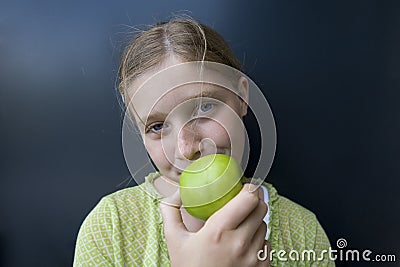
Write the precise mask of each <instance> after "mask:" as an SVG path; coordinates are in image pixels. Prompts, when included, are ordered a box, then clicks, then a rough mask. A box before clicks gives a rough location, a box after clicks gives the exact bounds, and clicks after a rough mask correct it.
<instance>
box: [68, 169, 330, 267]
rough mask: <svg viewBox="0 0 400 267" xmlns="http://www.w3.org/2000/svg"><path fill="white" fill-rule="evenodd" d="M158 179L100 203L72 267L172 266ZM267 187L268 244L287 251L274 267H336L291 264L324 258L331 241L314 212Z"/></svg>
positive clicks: (78, 243) (320, 263)
mask: <svg viewBox="0 0 400 267" xmlns="http://www.w3.org/2000/svg"><path fill="white" fill-rule="evenodd" d="M157 177H159V174H158V173H151V174H149V175H148V176H147V177H146V179H145V182H144V183H142V184H140V185H138V186H135V187H130V188H126V189H122V190H119V191H117V192H115V193H112V194H110V195H108V196H105V197H103V198H102V199H101V201H100V202H99V203H98V204H97V205H96V207H95V208H94V209H93V210H92V211H91V212H90V213H89V215H88V216H87V217H86V219H85V220H84V222H83V224H82V226H81V228H80V230H79V234H78V238H77V241H76V248H75V257H74V266H85V267H87V266H124V267H125V266H170V261H169V256H168V250H167V245H166V242H165V237H164V232H163V222H162V217H161V212H160V210H159V203H160V201H161V199H162V196H161V195H160V194H158V192H157V191H156V189H155V188H154V186H153V181H154V179H156V178H157ZM263 185H264V186H265V187H266V188H267V190H268V194H269V201H268V206H269V209H270V223H269V225H268V228H270V235H269V239H268V241H269V243H270V244H271V248H272V249H273V250H275V251H276V252H278V251H279V250H285V251H286V252H287V254H286V258H287V259H288V260H287V261H280V260H278V258H277V257H275V255H273V258H272V262H271V266H335V264H334V262H333V261H330V260H328V257H327V254H326V253H325V254H324V255H325V257H324V260H320V261H315V262H313V261H301V259H302V258H301V257H300V260H297V261H290V258H294V257H295V254H292V257H289V252H290V251H291V250H296V251H297V252H298V253H299V254H300V255H301V253H302V251H304V250H314V252H315V253H316V255H317V256H318V255H321V251H322V250H328V248H329V246H330V244H329V240H328V238H327V236H326V234H325V232H324V230H323V229H322V227H321V225H320V224H319V222H318V220H317V218H316V217H315V215H314V214H313V213H312V212H310V211H309V210H307V209H305V208H303V207H302V206H300V205H298V204H296V203H294V202H292V201H291V200H289V199H287V198H285V197H283V196H280V195H278V193H277V191H276V189H275V188H274V187H273V186H272V185H271V184H269V183H265V182H264V183H263ZM256 256H257V255H255V257H256ZM306 259H307V258H306Z"/></svg>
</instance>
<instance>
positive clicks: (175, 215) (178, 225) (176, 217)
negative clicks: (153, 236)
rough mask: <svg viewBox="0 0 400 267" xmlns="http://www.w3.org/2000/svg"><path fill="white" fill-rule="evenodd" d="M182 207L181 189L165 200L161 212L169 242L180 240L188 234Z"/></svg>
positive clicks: (162, 202) (161, 205) (161, 204)
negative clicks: (180, 237)
mask: <svg viewBox="0 0 400 267" xmlns="http://www.w3.org/2000/svg"><path fill="white" fill-rule="evenodd" d="M181 206H182V201H181V196H180V193H179V188H178V189H177V190H176V192H175V193H174V194H172V195H171V196H169V197H166V198H163V199H162V200H161V202H160V210H161V215H162V218H163V223H164V235H165V238H166V239H167V240H174V239H179V236H182V235H184V234H185V233H187V232H188V230H187V229H186V226H185V225H184V223H183V219H182V214H181V210H180V207H181Z"/></svg>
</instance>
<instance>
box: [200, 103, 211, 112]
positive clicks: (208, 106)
mask: <svg viewBox="0 0 400 267" xmlns="http://www.w3.org/2000/svg"><path fill="white" fill-rule="evenodd" d="M214 106H215V104H214V103H209V102H208V103H202V104H201V105H200V108H199V110H200V112H203V113H205V112H208V111H210V110H211V109H212V108H213V107H214Z"/></svg>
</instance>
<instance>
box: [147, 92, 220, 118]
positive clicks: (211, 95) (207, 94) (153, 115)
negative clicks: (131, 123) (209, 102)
mask: <svg viewBox="0 0 400 267" xmlns="http://www.w3.org/2000/svg"><path fill="white" fill-rule="evenodd" d="M218 91H219V90H212V91H211V90H209V89H204V91H202V92H200V93H198V94H196V95H192V96H190V97H187V98H185V99H183V100H182V102H181V103H183V102H185V101H188V100H191V99H196V98H201V97H209V98H217V96H220V95H223V94H224V93H221V92H218ZM217 99H218V98H217ZM167 116H168V113H164V112H160V111H154V112H153V113H150V114H149V116H147V120H146V117H144V118H140V120H141V121H142V123H143V124H144V125H146V123H145V122H146V121H154V120H156V119H159V118H165V117H167Z"/></svg>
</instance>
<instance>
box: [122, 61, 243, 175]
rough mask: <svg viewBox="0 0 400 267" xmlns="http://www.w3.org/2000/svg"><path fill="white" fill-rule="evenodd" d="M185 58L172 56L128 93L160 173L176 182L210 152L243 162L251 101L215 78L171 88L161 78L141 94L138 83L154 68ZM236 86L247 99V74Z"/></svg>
mask: <svg viewBox="0 0 400 267" xmlns="http://www.w3.org/2000/svg"><path fill="white" fill-rule="evenodd" d="M180 63H182V61H180V60H178V59H177V58H176V57H173V56H171V57H169V58H167V59H166V60H165V61H164V62H163V65H162V66H161V67H160V68H157V69H154V70H152V71H148V72H146V73H144V74H143V75H141V76H140V77H139V78H138V79H136V80H135V81H134V83H133V84H132V86H131V87H130V92H132V95H131V94H130V93H129V91H128V98H132V97H133V99H132V103H131V104H130V105H132V107H133V109H134V112H131V114H132V113H133V114H134V116H135V120H136V123H137V125H138V126H139V129H140V133H141V135H142V139H143V141H144V145H145V147H146V149H147V152H148V153H149V155H150V157H151V159H152V160H153V162H154V164H155V165H156V166H157V168H158V169H159V171H160V173H161V174H162V175H163V176H165V177H167V178H169V179H172V180H174V181H176V182H179V177H180V174H181V172H182V170H183V169H184V168H186V167H187V166H188V165H189V164H190V163H191V161H193V160H196V159H198V158H200V157H202V156H205V155H208V154H213V153H218V154H226V155H231V156H233V157H234V158H235V159H237V160H238V161H239V162H240V161H241V158H242V154H243V149H244V142H245V132H244V126H243V124H242V117H243V116H244V115H246V112H247V105H246V103H245V102H244V101H243V100H241V98H240V97H239V96H238V95H236V94H235V93H234V92H232V91H231V90H229V89H226V88H223V87H220V86H217V85H213V84H210V83H209V84H206V83H190V84H184V85H180V86H178V87H175V88H173V89H172V90H171V88H165V84H163V82H162V81H161V82H158V83H156V86H152V87H151V88H150V89H151V90H147V91H146V92H140V93H137V94H136V92H135V91H136V89H137V88H138V86H139V85H140V84H142V83H143V82H144V81H145V80H147V79H148V78H149V77H151V76H152V75H153V74H154V73H156V72H158V71H160V70H162V69H164V68H166V67H169V66H173V65H176V64H180ZM135 87H136V89H135ZM237 87H238V88H239V91H240V95H241V96H242V97H244V98H245V99H246V100H247V96H248V92H247V90H248V84H247V80H246V79H245V78H244V77H241V78H240V79H239V81H238V84H237ZM139 90H141V89H139ZM132 107H131V106H129V107H128V108H129V109H132Z"/></svg>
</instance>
